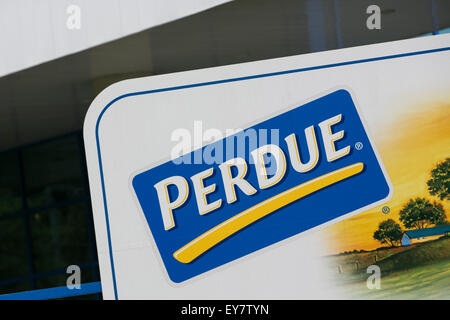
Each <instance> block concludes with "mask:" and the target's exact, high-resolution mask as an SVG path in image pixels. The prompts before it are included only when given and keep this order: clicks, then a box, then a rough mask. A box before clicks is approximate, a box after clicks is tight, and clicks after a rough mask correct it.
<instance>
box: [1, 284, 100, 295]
mask: <svg viewBox="0 0 450 320" xmlns="http://www.w3.org/2000/svg"><path fill="white" fill-rule="evenodd" d="M80 286H81V287H80V289H69V288H67V287H66V286H64V287H56V288H47V289H38V290H31V291H23V292H15V293H7V294H2V295H0V300H48V299H56V298H65V297H74V296H82V295H87V294H93V293H99V292H102V286H101V283H100V281H97V282H88V283H82V284H81V285H80Z"/></svg>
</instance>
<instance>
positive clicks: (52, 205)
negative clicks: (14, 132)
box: [0, 132, 100, 298]
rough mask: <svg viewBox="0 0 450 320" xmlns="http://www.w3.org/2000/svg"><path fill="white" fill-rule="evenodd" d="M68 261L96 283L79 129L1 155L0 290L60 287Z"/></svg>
mask: <svg viewBox="0 0 450 320" xmlns="http://www.w3.org/2000/svg"><path fill="white" fill-rule="evenodd" d="M70 265H78V266H79V267H80V268H81V282H82V283H85V282H93V281H99V271H98V262H97V253H96V247H95V238H94V229H93V221H92V212H91V206H90V198H89V189H88V182H87V173H86V167H85V160H84V150H83V143H82V137H81V133H80V132H77V133H73V134H69V135H66V136H64V137H61V138H56V139H52V140H50V141H44V142H41V143H38V144H33V145H30V146H25V147H21V148H17V149H14V150H11V151H8V152H3V153H0V294H4V293H11V292H18V291H26V290H33V289H43V288H49V287H58V286H65V285H66V281H67V277H68V276H69V275H68V274H66V270H67V267H68V266H70ZM98 297H100V295H99V294H98V295H89V296H87V297H86V298H98Z"/></svg>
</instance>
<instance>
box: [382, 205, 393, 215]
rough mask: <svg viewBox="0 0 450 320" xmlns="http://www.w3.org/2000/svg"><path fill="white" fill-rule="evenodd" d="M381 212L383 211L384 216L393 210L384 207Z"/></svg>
mask: <svg viewBox="0 0 450 320" xmlns="http://www.w3.org/2000/svg"><path fill="white" fill-rule="evenodd" d="M381 211H382V212H383V213H384V214H388V213H389V211H391V208H389V207H388V206H384V207H383V208H382V209H381Z"/></svg>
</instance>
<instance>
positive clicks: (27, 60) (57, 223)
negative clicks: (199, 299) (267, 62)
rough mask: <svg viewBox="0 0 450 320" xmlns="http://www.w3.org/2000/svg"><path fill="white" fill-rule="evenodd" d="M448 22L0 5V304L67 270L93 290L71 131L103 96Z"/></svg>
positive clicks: (51, 0) (283, 4) (253, 8)
mask: <svg viewBox="0 0 450 320" xmlns="http://www.w3.org/2000/svg"><path fill="white" fill-rule="evenodd" d="M373 4H376V5H378V6H379V7H380V9H381V29H379V30H369V29H368V28H367V26H366V21H367V19H368V17H369V16H370V14H367V13H366V10H367V8H368V7H369V6H370V5H373ZM74 6H75V7H74ZM449 13H450V1H448V0H414V1H411V0H390V1H389V0H384V1H375V0H371V1H366V0H236V1H226V0H225V1H224V0H222V1H220V0H216V1H214V0H197V1H180V0H173V1H162V0H154V1H144V0H126V1H125V0H114V1H113V0H108V1H106V0H95V1H92V0H91V1H76V0H73V1H66V0H41V1H32V0H0V46H1V48H0V49H1V50H0V294H4V293H12V292H18V291H25V290H34V289H43V288H51V287H57V286H65V285H66V279H67V276H68V275H67V274H66V269H67V267H68V266H69V265H79V266H80V268H81V270H82V273H81V275H82V283H85V282H95V281H99V280H100V279H99V271H98V263H97V253H96V246H95V234H94V228H93V221H92V213H91V207H90V196H89V184H88V180H87V174H86V163H85V157H84V149H83V137H82V126H83V120H84V116H85V113H86V111H87V108H88V107H89V105H90V103H91V101H92V100H93V99H94V97H95V96H96V95H97V94H98V93H99V92H100V91H102V90H103V89H104V88H106V87H107V86H108V85H110V84H112V83H114V82H117V81H119V80H123V79H128V78H135V77H143V76H151V75H157V74H164V73H171V72H177V71H185V70H192V69H199V68H207V67H214V66H220V65H228V64H234V63H241V62H249V61H256V60H261V59H270V58H277V57H284V56H289V55H297V54H303V53H310V52H317V51H323V50H331V49H338V48H346V47H352V46H359V45H366V44H372V43H379V42H386V41H393V40H400V39H407V38H414V37H421V36H432V35H434V34H439V33H446V32H449V29H448V28H449V27H450V15H449ZM73 19H79V21H78V22H79V24H78V25H77V22H76V21H75V22H74V20H73ZM85 298H88V299H99V298H101V294H100V293H97V294H92V295H89V296H85Z"/></svg>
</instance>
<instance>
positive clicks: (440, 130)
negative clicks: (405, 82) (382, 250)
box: [319, 99, 450, 254]
mask: <svg viewBox="0 0 450 320" xmlns="http://www.w3.org/2000/svg"><path fill="white" fill-rule="evenodd" d="M441 101H442V100H441ZM444 101H449V100H447V99H444ZM390 120H392V119H390ZM373 139H374V140H375V144H376V146H377V148H378V151H379V152H380V154H381V157H382V160H383V163H384V165H385V167H386V170H387V172H388V174H389V176H390V178H391V181H392V184H393V186H394V195H393V197H392V199H391V200H390V201H389V202H387V203H386V204H384V205H382V206H379V207H376V208H374V209H371V210H369V211H366V212H363V213H361V214H358V215H356V216H354V217H351V218H349V219H346V220H344V221H341V222H338V223H336V224H334V225H332V226H330V227H327V228H325V229H323V230H321V231H319V236H320V237H321V239H323V240H324V243H326V244H327V247H328V248H327V249H326V253H327V254H336V253H340V252H344V251H352V250H354V249H357V250H361V249H364V250H372V249H376V248H378V247H380V246H381V244H380V243H379V242H378V241H376V240H374V239H373V237H372V235H373V233H374V231H375V230H376V229H377V227H378V224H379V223H380V222H382V221H384V220H386V219H389V218H391V219H394V220H396V221H397V222H399V223H400V221H399V211H400V210H401V208H402V207H403V205H404V204H405V203H406V202H407V201H408V200H409V199H410V198H414V197H427V198H429V199H430V200H438V201H440V200H439V199H438V198H436V197H432V196H430V195H429V193H428V191H427V186H426V181H427V180H428V179H429V177H430V170H431V169H432V168H433V167H434V166H435V165H436V164H437V163H438V162H440V161H442V160H444V159H445V158H446V157H450V103H443V102H434V104H433V105H430V104H428V103H424V102H423V101H422V102H421V103H419V104H411V106H409V107H408V109H407V112H405V113H404V114H402V116H401V117H396V119H395V120H394V121H387V124H386V125H385V126H384V127H383V128H382V130H381V129H380V130H377V132H373ZM441 203H442V204H443V205H444V208H445V210H446V214H447V219H449V218H450V203H449V201H445V200H444V201H441ZM383 206H389V208H390V212H389V213H388V214H383V213H382V210H381V209H382V207H383ZM402 227H403V226H402Z"/></svg>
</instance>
